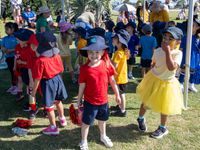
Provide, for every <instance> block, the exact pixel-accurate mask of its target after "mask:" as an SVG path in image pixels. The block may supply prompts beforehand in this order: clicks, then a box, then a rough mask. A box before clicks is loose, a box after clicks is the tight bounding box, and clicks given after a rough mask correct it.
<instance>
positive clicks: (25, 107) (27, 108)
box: [23, 103, 31, 112]
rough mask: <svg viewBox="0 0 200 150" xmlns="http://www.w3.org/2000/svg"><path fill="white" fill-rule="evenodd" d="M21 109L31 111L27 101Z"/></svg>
mask: <svg viewBox="0 0 200 150" xmlns="http://www.w3.org/2000/svg"><path fill="white" fill-rule="evenodd" d="M23 111H26V112H27V111H31V107H30V106H29V103H25V104H24V105H23Z"/></svg>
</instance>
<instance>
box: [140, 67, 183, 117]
mask: <svg viewBox="0 0 200 150" xmlns="http://www.w3.org/2000/svg"><path fill="white" fill-rule="evenodd" d="M136 92H137V95H138V96H139V99H140V100H141V101H142V103H143V104H144V106H145V107H147V108H150V109H152V110H153V111H155V112H158V113H161V114H164V115H175V114H181V110H182V109H183V94H182V91H181V89H180V83H179V82H178V80H177V79H176V78H174V79H172V80H169V81H168V80H161V79H159V78H158V77H156V76H155V75H154V74H153V73H152V72H151V71H149V72H148V73H147V74H146V75H145V77H144V79H143V80H142V81H141V82H140V84H139V85H138V87H137V90H136Z"/></svg>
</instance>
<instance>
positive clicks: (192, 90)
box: [188, 84, 198, 93]
mask: <svg viewBox="0 0 200 150" xmlns="http://www.w3.org/2000/svg"><path fill="white" fill-rule="evenodd" d="M188 89H189V90H190V91H191V92H194V93H197V92H198V90H197V89H196V88H195V86H194V84H190V85H189V88H188Z"/></svg>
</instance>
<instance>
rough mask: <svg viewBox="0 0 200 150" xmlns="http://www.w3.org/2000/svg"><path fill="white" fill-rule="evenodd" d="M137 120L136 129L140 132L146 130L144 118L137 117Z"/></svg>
mask: <svg viewBox="0 0 200 150" xmlns="http://www.w3.org/2000/svg"><path fill="white" fill-rule="evenodd" d="M137 122H138V130H139V131H141V132H146V131H147V126H146V124H145V119H144V118H143V119H139V118H137Z"/></svg>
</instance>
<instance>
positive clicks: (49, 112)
mask: <svg viewBox="0 0 200 150" xmlns="http://www.w3.org/2000/svg"><path fill="white" fill-rule="evenodd" d="M47 115H48V118H49V123H50V125H53V126H55V127H56V119H55V112H54V108H53V106H52V107H49V108H47Z"/></svg>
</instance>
